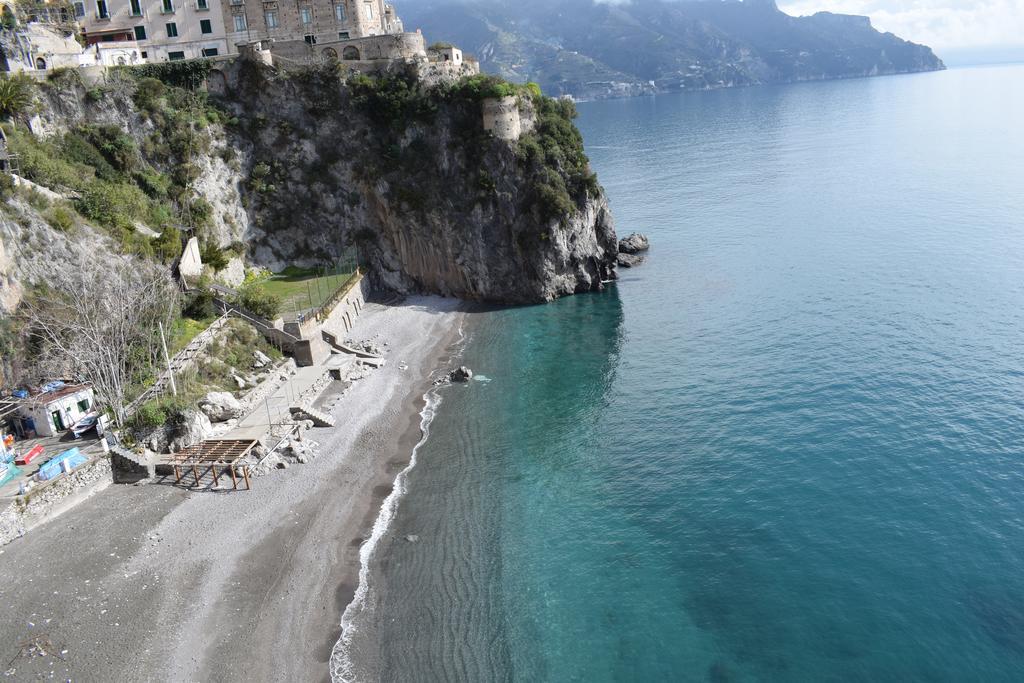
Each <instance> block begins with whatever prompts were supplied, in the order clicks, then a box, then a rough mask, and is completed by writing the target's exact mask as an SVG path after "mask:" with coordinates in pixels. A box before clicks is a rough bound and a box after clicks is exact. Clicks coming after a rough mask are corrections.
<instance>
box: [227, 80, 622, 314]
mask: <svg viewBox="0 0 1024 683" xmlns="http://www.w3.org/2000/svg"><path fill="white" fill-rule="evenodd" d="M509 88H511V86H508V84H497V83H496V82H494V81H492V80H491V79H487V78H478V79H470V80H468V81H464V82H461V83H459V84H440V85H435V86H427V85H426V84H424V83H423V82H421V81H419V80H418V79H417V78H416V77H415V76H414V75H413V74H411V73H406V72H404V71H402V70H399V72H397V73H391V74H388V75H386V76H380V77H366V76H360V77H355V78H348V79H346V78H342V77H340V76H339V74H338V73H337V72H336V71H335V70H333V67H319V68H311V69H308V70H305V71H303V72H300V73H293V74H290V75H283V74H280V73H278V72H275V71H273V70H271V69H267V68H266V67H263V66H260V65H258V64H256V63H253V62H238V63H236V64H233V65H230V66H228V67H226V68H225V69H223V70H222V71H219V72H215V73H214V74H212V75H211V77H210V90H211V100H212V101H213V102H215V103H216V104H217V105H218V106H219V107H222V108H223V109H224V110H226V111H228V112H229V113H230V114H231V116H232V117H233V121H234V122H233V124H232V125H231V126H229V127H228V129H227V131H226V142H227V144H228V145H229V146H230V148H233V149H236V150H238V151H239V156H238V159H237V164H236V168H238V169H239V172H240V176H241V177H240V178H239V180H238V182H237V183H236V184H237V186H238V188H239V192H240V196H241V202H242V203H243V204H244V205H245V206H246V207H247V218H248V229H247V231H246V235H245V240H244V241H245V243H246V245H247V248H248V254H249V258H250V260H251V261H252V262H254V263H257V264H264V265H268V266H271V267H273V268H278V267H281V266H283V265H286V264H299V265H313V264H316V263H324V262H331V259H333V258H335V257H336V256H337V254H338V253H339V252H340V250H341V249H342V248H344V247H345V246H346V245H354V246H355V247H357V248H358V249H359V251H360V253H361V255H362V256H363V258H364V260H365V261H367V262H368V263H369V264H370V265H371V268H372V273H373V276H374V277H375V278H377V280H378V281H379V282H380V283H381V284H383V285H384V286H386V287H388V288H390V289H394V290H396V291H399V292H410V291H424V292H431V293H438V294H443V295H451V296H457V297H463V298H469V299H478V300H486V301H495V302H505V303H527V302H537V301H545V300H550V299H552V298H555V297H558V296H561V295H565V294H572V293H574V292H581V291H588V290H595V289H599V288H600V287H601V286H602V285H601V283H602V281H606V280H608V279H610V278H612V277H614V265H613V264H614V260H615V254H616V243H615V233H614V229H613V227H612V222H611V215H610V213H609V211H608V206H607V203H606V200H605V197H604V194H603V192H602V190H601V188H600V186H599V185H598V184H597V182H596V179H595V178H594V176H593V174H592V173H591V172H590V169H589V166H588V164H587V161H586V157H585V156H584V155H583V151H582V140H581V139H580V137H579V133H578V132H577V131H576V129H575V127H574V126H573V125H572V124H571V118H572V116H574V110H572V108H571V104H569V103H567V102H562V103H559V102H556V101H554V100H550V99H548V98H543V97H540V96H539V95H538V94H537V93H535V92H534V93H531V92H530V91H528V90H526V89H518V90H517V91H516V94H515V95H514V96H515V97H516V100H517V103H518V104H517V106H518V108H519V110H520V111H519V116H520V118H521V120H523V121H526V122H528V125H527V126H526V128H527V130H526V132H524V133H523V134H522V136H521V137H520V138H519V139H518V140H506V139H499V138H497V137H495V136H493V135H491V134H490V133H488V132H487V131H485V130H484V127H483V117H482V104H483V101H484V100H485V99H486V98H487V96H488V95H489V94H490V95H494V94H507V92H509V91H510V90H509ZM495 89H497V90H496V91H495V92H491V91H492V90H495Z"/></svg>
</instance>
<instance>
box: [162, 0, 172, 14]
mask: <svg viewBox="0 0 1024 683" xmlns="http://www.w3.org/2000/svg"><path fill="white" fill-rule="evenodd" d="M163 2H164V4H163V13H164V14H174V0H163Z"/></svg>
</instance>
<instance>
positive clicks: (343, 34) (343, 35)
mask: <svg viewBox="0 0 1024 683" xmlns="http://www.w3.org/2000/svg"><path fill="white" fill-rule="evenodd" d="M348 37H349V35H348V31H338V39H339V40H348Z"/></svg>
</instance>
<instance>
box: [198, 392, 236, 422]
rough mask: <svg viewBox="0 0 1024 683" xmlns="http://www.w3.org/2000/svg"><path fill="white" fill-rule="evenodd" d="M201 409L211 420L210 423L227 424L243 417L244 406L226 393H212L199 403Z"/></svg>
mask: <svg viewBox="0 0 1024 683" xmlns="http://www.w3.org/2000/svg"><path fill="white" fill-rule="evenodd" d="M199 409H200V410H201V411H203V413H205V414H206V417H208V418H210V422H227V421H228V420H233V419H235V418H238V417H241V416H242V413H243V412H244V410H243V409H242V404H241V403H239V402H238V399H236V398H235V397H234V396H232V395H231V394H229V393H228V392H226V391H211V392H210V393H208V394H207V395H206V398H204V399H203V400H201V401H200V402H199Z"/></svg>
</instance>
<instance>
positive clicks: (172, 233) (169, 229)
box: [151, 225, 181, 263]
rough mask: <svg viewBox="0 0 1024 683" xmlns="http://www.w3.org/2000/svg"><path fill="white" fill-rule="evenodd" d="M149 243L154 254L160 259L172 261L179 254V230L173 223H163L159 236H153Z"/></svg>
mask: <svg viewBox="0 0 1024 683" xmlns="http://www.w3.org/2000/svg"><path fill="white" fill-rule="evenodd" d="M151 244H152V247H153V253H154V255H156V256H157V257H159V259H160V260H161V261H164V262H165V263H166V262H169V261H173V260H174V259H176V258H178V257H179V256H180V255H181V231H180V230H178V229H177V228H176V227H174V226H173V225H164V226H163V227H162V228H161V230H160V236H159V237H154V238H153V241H152V242H151Z"/></svg>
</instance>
